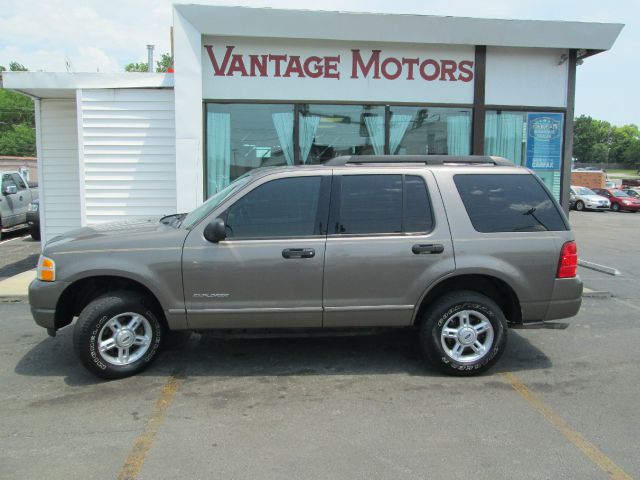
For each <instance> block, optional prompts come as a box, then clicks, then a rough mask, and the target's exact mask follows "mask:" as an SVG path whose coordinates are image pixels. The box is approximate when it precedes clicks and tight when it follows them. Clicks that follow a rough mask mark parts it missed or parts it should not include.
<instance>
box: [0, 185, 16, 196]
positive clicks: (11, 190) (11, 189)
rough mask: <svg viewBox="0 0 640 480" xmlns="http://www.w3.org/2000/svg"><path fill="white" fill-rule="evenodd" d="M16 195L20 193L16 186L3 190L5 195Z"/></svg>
mask: <svg viewBox="0 0 640 480" xmlns="http://www.w3.org/2000/svg"><path fill="white" fill-rule="evenodd" d="M14 193H18V187H16V186H15V185H7V186H6V187H4V188H3V189H2V194H3V195H13V194H14Z"/></svg>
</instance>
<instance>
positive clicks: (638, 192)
mask: <svg viewBox="0 0 640 480" xmlns="http://www.w3.org/2000/svg"><path fill="white" fill-rule="evenodd" d="M622 191H623V192H624V193H626V194H627V195H629V196H630V197H636V198H639V197H640V188H625V189H623V190H622Z"/></svg>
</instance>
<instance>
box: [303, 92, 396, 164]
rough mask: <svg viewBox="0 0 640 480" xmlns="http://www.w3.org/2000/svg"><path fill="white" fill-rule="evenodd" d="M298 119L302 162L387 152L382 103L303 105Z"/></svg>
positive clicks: (318, 161) (317, 161)
mask: <svg viewBox="0 0 640 480" xmlns="http://www.w3.org/2000/svg"><path fill="white" fill-rule="evenodd" d="M299 121H300V124H299V130H300V132H299V137H298V138H299V143H300V159H301V161H302V163H321V162H324V161H326V160H329V159H331V158H334V157H339V156H340V155H383V154H384V143H385V129H384V107H383V106H372V105H364V106H363V105H315V104H314V105H300V116H299Z"/></svg>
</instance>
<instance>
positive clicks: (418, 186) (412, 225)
mask: <svg viewBox="0 0 640 480" xmlns="http://www.w3.org/2000/svg"><path fill="white" fill-rule="evenodd" d="M432 229H433V217H432V216H431V204H430V203H429V195H428V194H427V186H426V185H425V183H424V180H423V179H422V178H421V177H417V176H414V175H407V176H406V177H404V231H405V232H430V231H431V230H432Z"/></svg>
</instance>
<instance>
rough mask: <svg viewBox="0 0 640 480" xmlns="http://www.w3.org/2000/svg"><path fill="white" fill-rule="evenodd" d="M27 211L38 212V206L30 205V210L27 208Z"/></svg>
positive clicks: (35, 204)
mask: <svg viewBox="0 0 640 480" xmlns="http://www.w3.org/2000/svg"><path fill="white" fill-rule="evenodd" d="M27 210H28V211H29V212H37V211H38V204H37V203H30V204H29V208H27Z"/></svg>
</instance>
